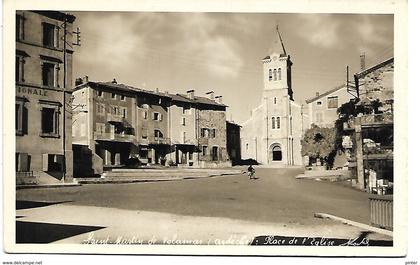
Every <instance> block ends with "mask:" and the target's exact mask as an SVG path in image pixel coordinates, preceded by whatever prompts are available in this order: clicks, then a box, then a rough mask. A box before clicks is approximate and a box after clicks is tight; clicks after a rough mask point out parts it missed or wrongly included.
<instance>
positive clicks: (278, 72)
mask: <svg viewBox="0 0 420 265" xmlns="http://www.w3.org/2000/svg"><path fill="white" fill-rule="evenodd" d="M277 74H278V75H279V78H278V79H279V80H281V68H279V69H278V70H277Z"/></svg>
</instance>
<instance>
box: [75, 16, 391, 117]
mask: <svg viewBox="0 0 420 265" xmlns="http://www.w3.org/2000/svg"><path fill="white" fill-rule="evenodd" d="M72 14H74V15H75V16H76V21H75V23H74V26H75V27H80V31H81V46H80V47H76V48H75V53H74V62H73V77H74V79H75V78H77V77H83V76H85V75H87V76H89V80H92V81H111V80H112V79H113V78H115V79H116V80H117V82H118V83H123V84H127V85H132V86H136V87H141V88H145V89H149V90H155V89H156V88H158V89H159V91H168V92H170V93H185V92H186V91H187V90H190V89H194V90H195V93H196V95H201V96H205V93H206V92H208V91H214V92H215V94H216V95H222V96H223V102H224V103H225V104H226V105H228V106H229V107H228V109H227V118H228V119H229V120H234V121H235V122H238V123H242V122H244V121H245V120H246V119H248V118H249V117H250V112H251V110H252V109H253V108H255V107H257V106H258V105H259V103H260V101H261V93H262V89H263V73H262V62H261V59H262V58H264V57H265V56H266V55H268V51H269V49H270V47H271V45H272V43H273V41H274V38H276V31H275V28H276V25H278V26H279V31H280V33H281V35H282V39H283V42H284V45H285V48H286V52H287V53H288V54H289V55H290V56H291V59H292V61H293V68H292V83H293V91H294V97H295V101H296V102H298V103H299V104H302V103H304V102H305V100H306V99H309V98H311V97H314V96H315V93H316V92H320V93H322V92H324V91H327V90H330V89H332V88H333V87H336V86H338V85H340V84H344V83H345V81H346V66H347V65H348V66H349V67H350V77H352V76H353V73H355V72H358V71H359V70H360V54H361V53H362V52H364V53H365V54H366V66H367V67H369V66H371V65H374V64H376V63H379V62H381V61H384V60H385V59H388V58H390V57H392V56H393V50H394V45H393V44H394V26H393V15H363V14H283V13H275V14H274V13H273V14H271V13H259V14H258V13H168V12H166V13H165V12H161V13H152V12H72Z"/></svg>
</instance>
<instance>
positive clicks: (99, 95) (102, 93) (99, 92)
mask: <svg viewBox="0 0 420 265" xmlns="http://www.w3.org/2000/svg"><path fill="white" fill-rule="evenodd" d="M97 94H98V97H101V98H103V97H104V92H103V91H101V90H99V91H97Z"/></svg>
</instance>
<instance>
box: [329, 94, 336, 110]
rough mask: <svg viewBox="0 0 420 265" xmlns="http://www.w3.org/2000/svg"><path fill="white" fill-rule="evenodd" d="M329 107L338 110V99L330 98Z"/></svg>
mask: <svg viewBox="0 0 420 265" xmlns="http://www.w3.org/2000/svg"><path fill="white" fill-rule="evenodd" d="M327 105H328V108H329V109H336V108H338V97H337V96H335V97H328V98H327Z"/></svg>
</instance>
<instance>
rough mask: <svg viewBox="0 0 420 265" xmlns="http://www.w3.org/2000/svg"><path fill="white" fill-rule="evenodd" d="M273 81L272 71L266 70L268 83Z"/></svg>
mask: <svg viewBox="0 0 420 265" xmlns="http://www.w3.org/2000/svg"><path fill="white" fill-rule="evenodd" d="M272 79H273V70H271V69H270V70H268V81H271V80H272Z"/></svg>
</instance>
